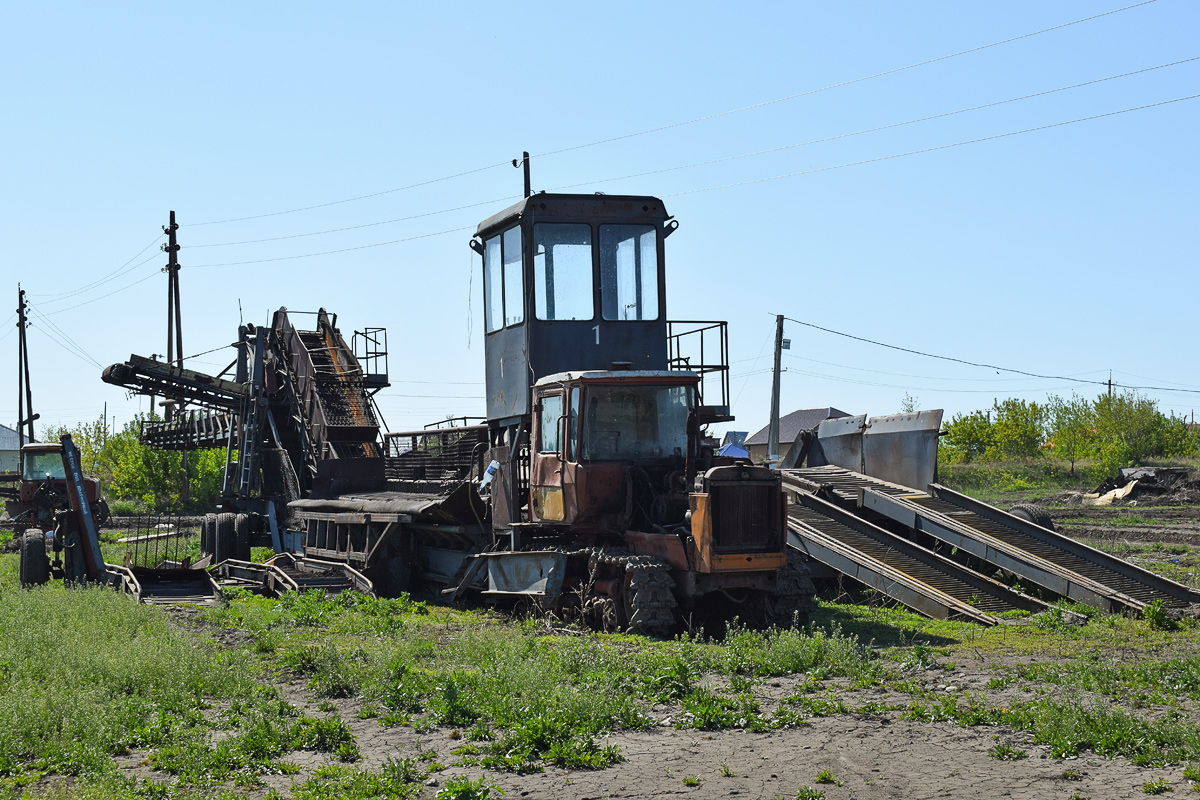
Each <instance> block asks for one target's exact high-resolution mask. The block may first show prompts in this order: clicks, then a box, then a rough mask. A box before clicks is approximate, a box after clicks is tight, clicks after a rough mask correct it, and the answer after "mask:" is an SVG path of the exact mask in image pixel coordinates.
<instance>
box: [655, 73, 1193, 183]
mask: <svg viewBox="0 0 1200 800" xmlns="http://www.w3.org/2000/svg"><path fill="white" fill-rule="evenodd" d="M1197 97H1200V94H1193V95H1188V96H1187V97H1176V98H1174V99H1172V100H1162V101H1160V102H1157V103H1148V104H1147V105H1144V106H1135V107H1133V108H1123V109H1121V110H1119V111H1108V112H1106V113H1104V114H1093V115H1092V116H1090V117H1080V118H1079V119H1071V120H1067V121H1065V122H1052V123H1050V124H1049V125H1039V126H1038V127H1036V128H1025V129H1024V130H1019V131H1009V132H1008V133H997V134H995V135H994V136H984V137H981V138H979V139H968V140H967V141H963V142H954V143H952V144H941V145H937V146H935V147H926V148H923V149H921V150H910V151H908V152H907V153H893V154H892V155H890V156H879V157H878V158H866V159H863V160H862V161H851V162H848V163H845V164H835V165H834V166H831V167H816V168H814V169H806V170H800V171H799V172H788V173H785V174H783V175H772V176H771V177H769V178H754V179H752V180H748V181H737V182H734V183H723V184H721V185H719V186H708V187H706V188H704V189H688V190H686V191H682V192H675V193H673V194H668V195H664V196H665V197H679V196H680V195H685V194H698V193H700V192H713V191H716V190H718V189H732V188H734V187H735V186H748V185H750V184H753V183H766V182H767V181H777V180H781V179H783V178H797V177H800V176H801V175H813V174H815V173H818V172H829V171H830V170H835V169H844V168H846V167H859V166H862V165H863V164H876V163H878V162H880V161H890V160H892V159H894V158H904V157H906V156H916V155H921V154H923V153H933V152H936V151H938V150H949V149H950V148H952V147H962V146H963V145H968V144H979V143H980V142H990V141H993V140H995V139H1004V138H1006V137H1008V136H1019V135H1021V134H1023V133H1035V132H1037V131H1045V130H1049V129H1051V128H1061V127H1062V126H1064V125H1074V124H1075V123H1077V122H1091V121H1092V120H1097V119H1103V118H1105V117H1114V116H1116V115H1118V114H1128V113H1129V112H1131V111H1144V110H1146V109H1147V108H1157V107H1158V106H1165V105H1170V104H1171V103H1182V102H1183V101H1184V100H1195V99H1196V98H1197Z"/></svg>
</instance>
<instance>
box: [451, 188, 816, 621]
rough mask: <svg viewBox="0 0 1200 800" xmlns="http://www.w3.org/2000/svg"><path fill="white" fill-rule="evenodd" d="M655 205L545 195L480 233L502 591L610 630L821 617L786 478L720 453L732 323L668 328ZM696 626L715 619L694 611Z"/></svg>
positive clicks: (496, 570) (495, 582) (660, 225)
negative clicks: (790, 528)
mask: <svg viewBox="0 0 1200 800" xmlns="http://www.w3.org/2000/svg"><path fill="white" fill-rule="evenodd" d="M677 227H678V223H677V222H675V221H674V220H673V219H671V218H670V217H669V216H668V215H667V213H666V211H665V209H664V208H663V203H662V201H661V200H659V199H657V198H653V197H625V196H605V195H553V194H538V195H533V196H529V197H526V198H525V199H524V200H522V201H521V202H519V203H517V204H516V205H514V206H512V207H511V208H508V209H506V210H504V211H502V212H500V213H499V214H496V215H495V216H493V217H491V218H489V219H487V220H485V221H484V222H482V223H481V224H480V225H479V228H478V230H477V233H476V236H475V238H474V240H473V241H472V242H471V246H472V249H474V250H475V251H476V252H477V253H479V254H480V255H481V256H482V258H483V287H484V308H485V327H486V333H485V352H486V359H485V360H486V363H487V393H488V396H487V426H488V441H489V448H490V449H489V456H490V461H491V469H490V480H488V481H487V490H489V498H488V499H489V506H490V509H491V522H492V528H493V533H494V536H495V537H496V539H497V541H498V543H499V545H500V546H499V547H498V548H497V549H496V550H495V551H493V552H487V553H483V554H481V555H480V556H478V557H477V558H478V560H482V561H484V562H486V568H487V589H486V590H485V591H484V594H485V595H486V596H491V597H504V596H515V597H523V598H535V599H536V600H537V601H538V604H539V605H541V606H544V607H553V608H556V609H557V610H558V611H559V612H560V613H566V614H570V613H571V612H577V613H579V614H582V616H583V617H584V618H585V619H587V620H589V621H590V622H591V623H592V624H594V625H596V626H598V627H602V628H604V629H609V630H618V629H620V630H630V631H638V632H645V633H651V634H665V633H667V632H669V631H670V630H672V629H673V628H675V627H677V626H678V625H679V624H680V623H681V622H682V621H683V620H685V619H688V618H690V617H692V615H693V614H694V613H695V614H697V615H698V620H700V621H702V620H704V619H712V618H713V615H715V616H716V617H717V618H718V619H727V618H729V617H731V616H734V615H737V616H740V617H741V619H742V620H743V621H745V622H749V623H751V624H781V625H788V624H791V623H792V622H793V620H796V619H797V618H798V619H799V621H800V622H801V623H803V622H805V621H806V620H807V616H808V611H809V607H810V604H811V596H812V593H813V587H812V582H811V580H810V579H809V574H808V569H807V567H806V566H805V565H804V564H803V562H802V561H801V560H800V559H799V557H798V556H797V555H796V554H791V555H789V550H788V547H787V540H786V520H787V513H786V502H787V501H786V500H785V498H784V495H783V492H782V489H781V485H780V479H779V477H778V475H776V474H774V473H772V472H771V471H770V470H767V469H763V468H760V467H755V466H752V465H751V464H749V463H748V462H744V461H734V460H732V459H724V458H719V457H717V456H716V455H714V451H713V448H712V447H711V446H710V445H708V444H706V443H705V439H704V436H703V430H704V426H705V425H706V424H708V423H712V422H718V421H727V420H730V419H732V417H731V416H730V415H729V407H728V400H727V395H728V363H727V361H728V360H727V357H726V329H725V323H724V322H668V321H667V316H666V302H665V298H666V278H665V274H666V273H665V267H664V242H665V240H666V238H667V237H668V236H669V235H670V234H671V233H672V232H674V231H675V229H676V228H677ZM693 619H694V620H695V619H696V618H693Z"/></svg>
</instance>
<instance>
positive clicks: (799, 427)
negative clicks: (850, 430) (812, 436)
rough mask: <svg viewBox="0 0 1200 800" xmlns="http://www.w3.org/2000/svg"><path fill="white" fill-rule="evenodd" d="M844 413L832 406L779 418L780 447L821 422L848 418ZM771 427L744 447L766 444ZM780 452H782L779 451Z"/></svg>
mask: <svg viewBox="0 0 1200 800" xmlns="http://www.w3.org/2000/svg"><path fill="white" fill-rule="evenodd" d="M848 416H850V414H847V413H846V412H845V411H839V410H837V409H836V408H833V407H832V406H830V407H828V408H802V409H800V410H799V411H793V412H792V413H790V414H787V415H786V416H782V417H780V418H779V444H780V446H782V447H786V446H787V445H790V444H791V443H792V442H794V441H796V434H798V433H799V432H800V431H809V430H812V429H813V428H815V427H817V426H818V425H820V424H821V422H822V421H823V420H827V419H836V418H838V417H848ZM770 429H771V426H770V425H767V426H766V427H765V428H763V429H762V430H760V431H758V432H757V433H755V434H754V435H753V436H751V437H750V438H749V439H747V440H746V444H745V445H743V446H745V447H749V446H750V445H752V444H766V443H767V437H768V436H769V435H770ZM781 452H782V451H781Z"/></svg>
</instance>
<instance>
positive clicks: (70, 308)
mask: <svg viewBox="0 0 1200 800" xmlns="http://www.w3.org/2000/svg"><path fill="white" fill-rule="evenodd" d="M150 258H154V256H151V257H150ZM146 260H147V261H149V260H150V259H146ZM142 263H143V264H144V263H145V261H143V262H142ZM156 274H158V273H157V272H151V273H150V274H149V275H147V276H146V277H144V278H138V279H137V280H136V281H134V282H133V283H129V284H126V285H124V286H122V287H121V288H120V289H113V290H112V291H111V292H109V293H108V294H102V295H100V296H99V297H93V298H92V299H91V300H84V301H83V302H82V303H76V304H75V305H73V306H67V307H66V308H57V309H55V310H54V311H49V312H47V313H46V314H45V315H44V316H53V315H55V314H62V313H64V312H67V311H73V310H74V309H76V308H81V307H83V306H86V305H91V304H92V303H95V302H98V301H100V300H103V299H104V298H106V297H112V296H113V295H114V294H118V293H119V292H123V291H125V290H126V289H132V288H133V287H134V286H137V285H138V284H139V283H144V282H145V281H148V280H150V279H151V278H153V277H154V276H155V275H156ZM51 302H53V301H51Z"/></svg>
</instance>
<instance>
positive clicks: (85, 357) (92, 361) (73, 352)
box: [30, 326, 100, 367]
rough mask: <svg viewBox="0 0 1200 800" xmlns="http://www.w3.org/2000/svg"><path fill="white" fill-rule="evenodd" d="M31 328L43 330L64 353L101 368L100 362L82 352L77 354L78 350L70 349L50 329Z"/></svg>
mask: <svg viewBox="0 0 1200 800" xmlns="http://www.w3.org/2000/svg"><path fill="white" fill-rule="evenodd" d="M30 327H33V328H34V329H35V330H41V332H42V333H43V334H45V335H46V338H47V339H49V340H50V341H52V342H54V343H55V344H56V345H58V346H59V347H61V348H62V349H63V350H64V351H66V352H67V353H70V354H71V355H73V356H75V357H76V358H78V359H79V360H80V361H82V362H83V363H85V364H87V365H88V366H91V367H100V364H99V362H97V361H96V360H95V359H93V358H92V357H91V356H88V355H86V354H81V353H80V352H77V351H76V350H73V349H72V348H70V347H68V346H67V345H66V344H63V342H61V341H60V340H59V339H58V338H57V337H56V336H55V335H54V334H53V333H51V332H50V329H49V328H37V327H36V326H30Z"/></svg>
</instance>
